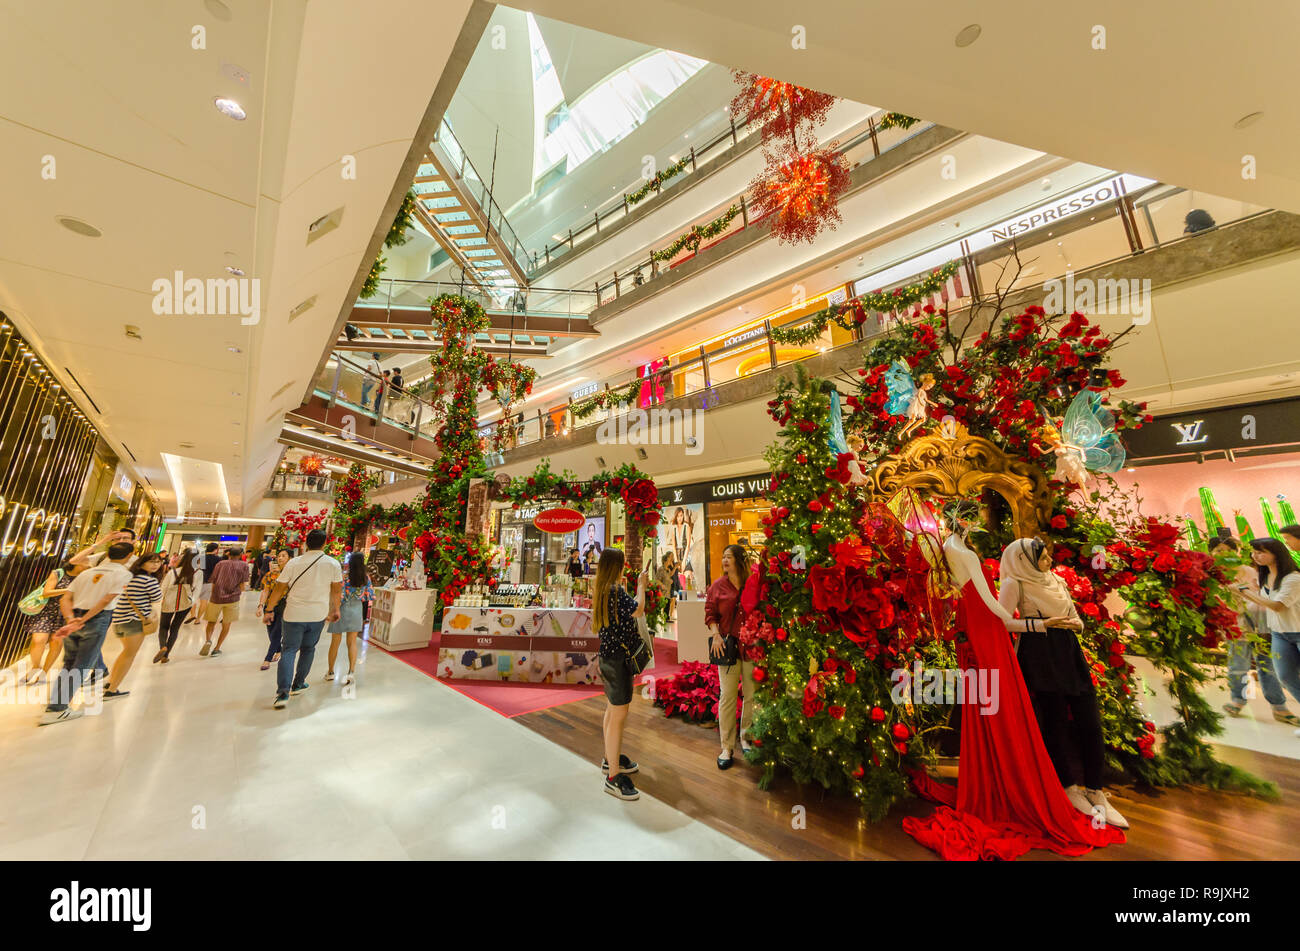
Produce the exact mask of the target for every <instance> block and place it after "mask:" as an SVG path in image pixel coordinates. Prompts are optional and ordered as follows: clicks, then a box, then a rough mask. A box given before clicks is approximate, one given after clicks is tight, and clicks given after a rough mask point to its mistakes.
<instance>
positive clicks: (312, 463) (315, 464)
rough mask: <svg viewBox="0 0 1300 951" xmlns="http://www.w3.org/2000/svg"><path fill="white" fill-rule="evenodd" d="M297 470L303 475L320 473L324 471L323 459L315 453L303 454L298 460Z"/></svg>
mask: <svg viewBox="0 0 1300 951" xmlns="http://www.w3.org/2000/svg"><path fill="white" fill-rule="evenodd" d="M298 471H299V472H301V473H302V474H303V475H309V476H316V475H320V474H321V473H322V472H324V471H325V460H324V459H322V458H321V457H320V456H317V455H310V456H303V457H302V458H301V459H300V460H298Z"/></svg>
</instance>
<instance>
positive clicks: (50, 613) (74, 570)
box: [23, 561, 86, 684]
mask: <svg viewBox="0 0 1300 951" xmlns="http://www.w3.org/2000/svg"><path fill="white" fill-rule="evenodd" d="M85 568H86V566H85V565H74V564H73V563H72V562H70V561H67V562H64V563H63V565H62V566H61V567H58V568H55V569H54V570H53V571H51V572H50V573H49V574H48V575H46V577H45V584H44V586H42V588H41V597H42V598H43V599H44V603H43V604H42V605H41V609H40V611H39V612H38V613H36V614H31V615H28V617H27V621H26V623H25V625H24V630H25V633H26V634H27V636H28V637H30V638H31V639H32V646H31V651H30V653H28V655H27V679H26V682H27V683H28V684H34V683H38V682H39V681H41V680H42V679H44V678H45V677H46V675H47V674H48V673H49V671H50V667H52V666H53V665H54V662H55V660H57V659H58V657H59V654H60V653H61V652H62V650H63V641H62V640H61V639H60V638H56V637H55V636H54V632H55V631H57V630H58V629H59V628H61V627H63V623H64V622H63V612H62V611H60V610H59V604H60V602H61V601H62V600H63V592H64V591H65V590H66V589H67V587H68V586H69V585H70V584H72V581H73V579H74V578H76V577H77V575H79V574H81V572H82V571H84V570H85ZM23 600H24V601H26V600H27V599H26V598H24V599H23Z"/></svg>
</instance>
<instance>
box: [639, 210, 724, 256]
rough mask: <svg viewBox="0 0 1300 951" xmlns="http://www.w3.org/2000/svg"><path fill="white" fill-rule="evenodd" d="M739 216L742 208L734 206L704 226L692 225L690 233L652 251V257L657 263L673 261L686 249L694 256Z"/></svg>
mask: <svg viewBox="0 0 1300 951" xmlns="http://www.w3.org/2000/svg"><path fill="white" fill-rule="evenodd" d="M739 214H740V206H739V205H732V206H731V207H730V208H728V209H727V210H726V211H724V212H723V213H722V214H721V215H719V216H718V217H716V218H714V219H713V220H712V221H710V222H708V223H706V224H702V225H692V226H691V230H690V231H687V232H686V233H685V234H681V235H678V236H677V240H675V241H674V242H673V243H672V244H670V245H668V247H666V248H662V249H661V250H659V251H652V252H651V253H650V256H651V257H652V258H653V259H654V260H656V261H671V260H672V259H673V258H675V257H677V255H678V254H680V253H681V252H682V251H683V249H686V248H690V250H691V253H692V254H694V253H695V252H698V251H699V250H700V245H701V244H703V243H704V242H705V241H708V240H710V239H712V238H716V237H717V236H718V235H720V234H722V232H724V231H726V230H727V228H728V227H729V226H730V224H731V223H732V222H733V221H735V220H736V216H737V215H739Z"/></svg>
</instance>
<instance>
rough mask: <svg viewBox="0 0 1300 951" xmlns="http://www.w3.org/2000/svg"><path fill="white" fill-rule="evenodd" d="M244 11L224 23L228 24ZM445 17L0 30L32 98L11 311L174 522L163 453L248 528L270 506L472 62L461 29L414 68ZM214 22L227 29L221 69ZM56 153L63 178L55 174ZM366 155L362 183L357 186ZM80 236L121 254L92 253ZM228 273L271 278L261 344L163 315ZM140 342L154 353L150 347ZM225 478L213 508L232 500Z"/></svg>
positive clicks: (11, 119)
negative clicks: (324, 225) (173, 300)
mask: <svg viewBox="0 0 1300 951" xmlns="http://www.w3.org/2000/svg"><path fill="white" fill-rule="evenodd" d="M223 6H224V9H225V10H226V11H228V19H225V20H223V19H220V18H218V17H216V16H214V14H213V12H212V11H213V9H214V8H215V9H216V10H217V11H220V10H222V8H223ZM469 7H470V0H443V2H442V4H441V7H440V13H441V15H443V16H445V18H446V21H447V22H452V23H455V24H457V26H458V25H459V24H460V23H461V22H462V21H463V20H464V18H465V16H466V14H467V12H468V10H469ZM427 13H428V7H427V5H426V4H423V3H420V2H417V0H371V2H369V3H367V4H365V5H364V6H363V5H360V4H354V3H350V2H347V0H312V2H311V3H310V4H308V3H306V2H305V0H271V2H259V0H224V4H222V3H215V2H210V3H204V2H201V0H118V2H115V3H112V4H101V3H91V2H85V0H82V2H73V0H48V2H43V3H39V4H36V3H27V4H10V5H7V6H5V7H4V8H3V9H0V88H4V89H6V90H7V91H8V92H9V93H10V94H9V95H7V96H6V97H5V98H4V100H3V101H2V102H0V176H3V179H4V180H5V181H6V182H8V183H10V186H11V187H9V188H6V195H5V197H6V203H5V209H4V212H5V224H6V227H5V228H4V229H2V230H0V309H3V310H4V311H5V312H6V313H8V314H9V315H10V316H11V317H12V318H13V319H14V321H15V323H16V325H17V326H18V328H19V329H20V330H21V331H22V332H23V333H24V335H26V336H27V337H28V339H30V340H32V341H33V343H34V345H35V347H36V349H37V350H38V352H39V353H40V354H41V356H42V358H43V359H44V360H45V362H46V363H47V365H49V366H50V368H51V369H52V370H53V371H54V372H56V373H57V374H59V375H60V376H62V377H64V379H65V383H68V382H70V381H68V380H67V378H66V377H67V375H66V373H65V372H64V371H65V368H66V369H68V370H71V371H72V373H74V374H75V375H76V377H77V379H78V380H80V381H81V383H82V384H83V385H84V387H85V390H86V392H87V393H88V394H89V396H90V397H91V398H93V399H94V401H95V403H96V404H97V405H98V406H99V408H100V411H101V412H100V413H95V412H94V411H93V409H92V408H91V407H90V406H89V405H88V403H87V402H86V401H85V400H84V399H82V400H81V405H82V407H83V409H84V410H85V411H86V412H87V413H88V415H91V416H92V418H94V420H95V422H96V423H97V424H98V425H99V427H100V429H101V431H102V432H103V433H105V434H106V437H107V438H108V439H109V441H110V442H111V443H112V444H113V445H114V447H115V448H116V449H118V450H119V451H120V450H121V449H122V448H124V447H125V448H129V450H130V453H131V454H132V455H133V456H134V458H135V464H134V469H135V471H136V472H137V474H138V475H140V476H142V477H146V478H148V480H149V482H150V483H151V484H152V485H153V486H154V487H156V488H157V489H159V496H160V499H161V501H162V502H163V504H164V506H165V508H166V510H167V512H168V513H169V514H171V513H172V512H174V510H175V508H174V507H175V499H174V497H173V494H172V492H171V491H170V486H171V480H170V478H169V476H168V474H167V471H166V468H165V466H164V464H163V459H162V456H161V453H162V452H172V453H176V454H178V455H184V456H186V457H187V458H188V459H189V460H194V461H199V462H202V463H208V464H211V465H212V466H216V465H220V466H221V467H222V471H223V472H224V476H225V481H226V488H227V492H228V496H229V499H230V503H231V506H232V508H233V509H234V511H236V512H238V511H240V510H241V508H242V506H243V505H244V504H245V503H247V502H249V501H250V499H251V497H252V496H254V495H256V494H257V493H258V492H260V490H261V489H263V488H264V487H265V482H266V477H267V476H268V475H269V473H270V471H271V467H272V466H273V465H274V464H275V461H276V459H277V458H278V457H279V452H280V447H279V445H278V443H277V437H278V434H279V431H280V424H281V419H282V416H283V411H284V410H286V409H291V408H293V407H295V406H297V405H298V403H299V401H300V399H301V398H302V395H303V394H304V392H306V390H307V388H308V385H309V382H310V378H311V375H312V373H313V372H314V370H315V367H316V366H317V364H318V361H319V359H320V356H321V353H322V351H323V350H324V349H325V348H326V347H327V346H328V343H329V341H330V340H331V338H332V337H333V335H334V332H335V326H336V319H337V317H338V314H339V311H340V308H341V307H342V305H343V301H344V297H345V296H346V294H347V291H348V289H349V285H350V284H351V283H352V281H353V278H354V276H355V275H356V274H357V272H358V269H359V268H362V267H364V266H365V265H364V263H363V261H362V258H363V257H364V256H365V251H366V247H367V244H368V243H369V242H370V240H371V238H372V235H373V233H374V231H375V228H376V224H377V222H378V220H379V218H380V217H381V214H382V211H383V208H384V206H385V203H386V202H387V201H388V199H389V197H390V193H391V191H392V188H393V183H394V182H395V181H396V179H397V176H398V172H399V171H400V169H401V166H402V163H403V161H404V160H405V158H406V155H407V152H408V150H409V147H410V144H411V141H412V139H413V137H414V134H415V131H416V128H417V126H418V124H419V122H420V120H421V119H422V118H423V116H424V112H425V110H426V109H427V107H428V104H429V100H430V96H431V94H432V92H433V90H434V88H435V87H436V86H437V84H438V79H439V77H440V75H441V74H442V72H443V68H444V66H445V64H446V62H447V60H448V55H449V53H450V52H451V49H452V46H453V44H454V43H455V42H456V39H457V30H456V29H452V30H449V31H429V32H427V33H426V34H425V35H423V36H422V38H421V43H420V54H421V55H420V56H394V55H393V42H394V39H393V38H394V37H395V36H398V35H400V33H401V32H402V31H403V30H405V29H409V27H410V24H412V23H415V22H418V21H419V20H420V18H421V17H424V16H427ZM195 25H199V26H202V27H204V28H205V29H206V35H205V36H204V37H203V39H204V44H203V46H204V48H202V49H195V48H193V47H192V44H191V37H192V35H193V34H192V28H193V27H194V26H195ZM227 64H233V65H234V66H237V67H240V68H241V69H242V71H244V72H245V73H246V74H247V77H248V79H247V82H246V83H241V82H240V81H238V80H237V79H236V78H233V76H232V70H230V69H229V68H228V67H227ZM216 96H229V97H232V98H235V99H237V100H238V101H239V102H240V103H241V105H242V106H243V107H244V109H245V110H246V112H247V119H246V120H245V121H243V122H236V121H233V120H231V119H229V118H227V117H225V116H223V115H221V114H220V113H218V112H217V110H216V109H215V108H214V106H213V98H214V97H216ZM47 155H48V156H53V159H54V162H55V165H54V168H55V177H53V178H51V179H44V178H42V176H41V171H42V167H43V165H42V163H43V161H44V160H43V157H44V156H47ZM345 156H352V157H354V158H355V162H356V170H357V174H356V177H355V178H346V177H344V175H343V174H342V169H343V163H344V161H345ZM47 167H48V166H47ZM336 209H342V216H341V223H340V226H339V227H338V228H337V229H335V230H334V231H332V232H331V233H329V234H326V235H324V236H322V237H320V238H319V239H318V240H316V241H314V242H313V243H312V244H310V245H308V244H307V243H306V236H307V226H308V224H310V223H311V222H312V221H313V220H315V219H316V218H318V217H320V216H321V215H324V214H326V213H327V212H330V211H333V210H336ZM59 215H72V216H75V217H77V218H81V219H84V220H85V221H87V222H89V223H90V224H92V225H93V226H95V227H96V228H98V229H100V231H102V237H98V238H89V237H83V236H80V235H76V234H73V233H72V232H70V231H68V230H66V229H65V228H63V227H62V226H60V225H59V224H58V223H57V222H56V220H55V218H56V216H59ZM227 265H237V266H239V267H241V268H243V269H244V270H245V271H246V272H247V276H248V277H249V278H250V279H252V278H256V279H258V280H259V281H260V298H261V319H260V321H259V322H258V323H256V324H252V325H244V324H242V323H241V322H240V319H239V318H238V317H237V316H236V317H218V316H212V317H200V316H189V317H184V316H180V317H171V316H159V315H157V314H155V313H154V312H153V309H152V301H153V289H152V286H153V282H154V281H155V280H157V279H160V278H170V277H171V276H172V275H173V273H174V272H175V271H178V270H179V271H181V272H182V273H183V274H184V276H185V277H186V278H199V279H207V278H212V277H222V278H225V277H229V275H228V274H227V273H226V272H225V267H226V266H227ZM311 295H316V297H317V303H316V305H315V306H314V307H312V308H311V309H310V310H308V311H306V312H305V313H303V314H302V315H300V316H299V317H298V318H297V319H296V320H295V321H294V322H293V324H292V325H290V324H289V323H288V312H289V310H290V308H292V307H293V306H294V305H296V304H298V303H299V302H300V301H302V300H304V299H306V298H307V297H309V296H311ZM127 324H131V325H135V326H137V327H139V328H140V334H141V337H142V339H140V340H132V339H128V338H127V337H126V335H125V333H124V327H125V326H126V325H127ZM230 348H235V349H236V350H238V352H234V351H232V349H230ZM70 392H71V393H72V395H74V396H76V397H80V394H79V393H78V392H77V390H76V388H75V387H70ZM181 442H190V443H193V444H194V445H193V448H180V446H179V444H180V443H181ZM123 462H124V463H126V464H127V465H128V466H131V465H132V462H131V458H130V456H123ZM203 471H204V472H205V473H206V474H207V475H210V474H211V472H212V471H213V470H211V469H204V470H203ZM208 481H210V480H208V479H207V478H206V476H205V478H204V480H203V483H202V489H201V490H200V491H199V494H208V495H212V494H215V493H214V492H213V491H212V489H213V488H214V487H213V486H210V485H208V484H207V482H208ZM190 494H192V495H193V493H190Z"/></svg>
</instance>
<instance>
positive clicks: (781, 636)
mask: <svg viewBox="0 0 1300 951" xmlns="http://www.w3.org/2000/svg"><path fill="white" fill-rule="evenodd" d="M789 636H790V634H789V632H787V631H786V629H785V628H783V627H778V628H777V629H776V639H777V640H778V641H783V640H785V639H786V638H787V637H789Z"/></svg>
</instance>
